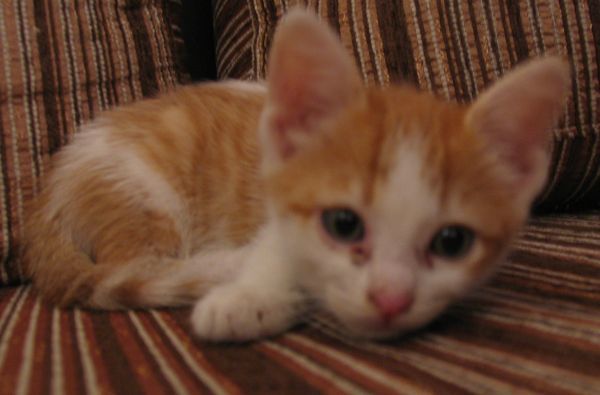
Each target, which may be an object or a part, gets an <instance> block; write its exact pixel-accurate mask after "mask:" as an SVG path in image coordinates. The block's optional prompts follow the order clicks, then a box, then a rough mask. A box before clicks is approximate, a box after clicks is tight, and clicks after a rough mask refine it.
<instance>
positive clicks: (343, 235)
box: [321, 208, 365, 243]
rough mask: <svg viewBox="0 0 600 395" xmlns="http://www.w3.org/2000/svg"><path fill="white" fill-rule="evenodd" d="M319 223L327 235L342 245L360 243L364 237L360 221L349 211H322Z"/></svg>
mask: <svg viewBox="0 0 600 395" xmlns="http://www.w3.org/2000/svg"><path fill="white" fill-rule="evenodd" d="M321 221H322V222H323V227H324V228H325V230H326V231H327V233H329V235H330V236H331V237H333V238H334V239H336V240H338V241H341V242H343V243H355V242H357V241H361V240H362V239H363V238H364V236H365V226H364V224H363V221H362V219H361V218H360V217H359V216H358V214H356V213H355V212H354V211H352V210H350V209H346V208H334V209H327V210H324V211H323V213H322V214H321Z"/></svg>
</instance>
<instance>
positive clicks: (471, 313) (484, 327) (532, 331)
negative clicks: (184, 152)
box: [0, 212, 600, 395]
mask: <svg viewBox="0 0 600 395" xmlns="http://www.w3.org/2000/svg"><path fill="white" fill-rule="evenodd" d="M515 247H516V248H515V250H514V252H513V253H512V254H511V257H510V259H509V262H507V263H506V264H505V265H504V266H502V267H501V269H500V270H499V272H498V273H497V275H496V276H495V277H494V278H493V279H492V281H491V282H490V283H489V284H488V285H487V286H485V287H483V288H482V289H480V290H479V291H478V292H476V293H475V294H474V295H472V296H471V297H469V298H468V299H467V300H465V301H464V302H462V303H460V304H458V305H456V306H454V307H452V308H451V309H449V311H448V312H447V313H446V314H445V315H444V316H442V317H441V318H440V319H438V320H437V321H435V322H434V323H433V324H431V325H430V326H429V327H428V328H426V329H425V330H422V331H420V332H418V333H415V334H413V335H411V336H407V337H404V338H401V339H398V340H395V341H391V342H387V343H368V342H360V341H354V340H348V339H346V338H344V337H343V336H340V335H338V334H337V333H336V332H335V331H333V330H331V329H328V328H327V327H323V326H321V325H319V324H317V323H314V324H311V325H307V326H304V327H301V328H297V329H295V330H293V331H291V332H290V333H287V334H285V335H283V336H279V337H276V338H273V339H270V340H265V341H261V342H255V343H250V344H243V345H231V344H230V345H223V344H220V345H219V344H207V343H203V342H200V341H197V340H195V339H194V338H193V337H192V336H190V330H189V324H188V311H187V310H185V309H184V310H151V311H129V312H88V311H81V310H58V309H54V308H52V307H49V306H47V305H45V304H43V303H41V302H40V301H39V300H38V299H37V298H36V296H35V295H34V292H33V291H32V290H31V288H30V287H28V286H22V287H18V288H0V393H13V392H14V393H23V394H24V393H35V394H37V393H42V392H44V393H45V392H48V391H49V390H48V389H50V391H52V392H53V393H56V394H83V393H98V391H100V392H101V393H115V394H136V393H152V394H160V393H181V394H185V393H217V394H236V393H249V394H302V395H306V394H311V393H352V394H359V393H377V394H392V393H410V394H415V393H423V392H426V393H459V392H460V393H463V392H471V393H488V394H492V393H513V392H514V391H517V390H519V391H523V392H522V393H544V394H550V393H552V394H555V393H556V394H558V393H560V394H563V393H564V394H586V393H588V394H592V393H594V392H595V391H597V390H598V388H600V374H599V373H600V371H599V367H600V319H599V317H600V293H599V292H598V290H599V289H600V212H596V213H588V214H581V215H552V216H545V217H539V218H536V219H534V220H532V221H531V223H530V225H529V226H528V227H527V228H526V230H525V231H524V232H523V234H522V236H521V237H520V238H519V240H517V242H516V244H515ZM520 393H521V392H520ZM596 393H597V392H596Z"/></svg>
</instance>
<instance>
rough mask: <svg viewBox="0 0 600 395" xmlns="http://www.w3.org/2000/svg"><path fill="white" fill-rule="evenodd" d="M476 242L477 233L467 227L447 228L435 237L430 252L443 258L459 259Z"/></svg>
mask: <svg viewBox="0 0 600 395" xmlns="http://www.w3.org/2000/svg"><path fill="white" fill-rule="evenodd" d="M474 240H475V233H474V232H473V231H472V230H471V229H469V228H467V227H465V226H460V225H452V226H445V227H443V228H442V229H440V230H439V231H438V232H437V233H436V234H435V235H434V236H433V239H432V240H431V244H430V245H429V251H430V252H431V253H432V254H434V255H437V256H439V257H441V258H445V259H458V258H462V257H463V256H465V255H466V254H467V253H468V252H469V251H470V250H471V247H472V246H473V241H474Z"/></svg>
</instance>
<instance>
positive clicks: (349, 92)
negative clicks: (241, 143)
mask: <svg viewBox="0 0 600 395" xmlns="http://www.w3.org/2000/svg"><path fill="white" fill-rule="evenodd" d="M267 85H268V100H267V108H266V111H265V114H264V118H263V127H262V129H263V130H262V131H261V132H262V133H263V136H262V139H263V143H264V145H266V147H265V149H266V150H267V151H270V152H266V154H267V155H270V156H273V158H272V159H275V160H276V161H282V160H285V159H286V158H288V157H290V156H292V155H293V154H294V153H295V152H296V151H297V150H298V149H300V148H301V147H302V146H303V144H305V143H306V142H307V140H310V138H311V137H313V135H314V134H315V133H316V130H318V128H317V127H315V126H317V125H318V124H319V122H321V121H323V120H324V119H326V118H328V117H330V116H332V115H333V114H335V113H336V112H337V111H339V110H340V109H342V108H343V107H344V106H345V105H347V104H348V103H349V102H350V101H351V100H355V99H356V97H357V95H358V94H359V93H360V92H361V91H362V82H361V78H360V75H359V73H358V70H357V68H356V65H355V64H354V62H353V60H352V59H351V58H350V56H349V55H348V53H347V51H346V49H345V48H344V46H343V45H342V44H341V42H340V40H339V38H338V37H337V35H336V34H335V33H334V32H333V31H332V30H331V29H330V28H329V27H328V26H327V25H326V24H325V23H324V22H321V21H319V20H318V19H317V17H316V16H314V15H313V14H311V13H309V12H307V11H302V10H300V9H296V10H293V11H291V12H290V13H288V14H287V15H286V16H285V17H284V18H283V19H282V20H281V22H280V24H279V26H278V27H277V30H276V32H275V36H274V38H273V45H272V47H271V52H270V59H269V69H268V76H267Z"/></svg>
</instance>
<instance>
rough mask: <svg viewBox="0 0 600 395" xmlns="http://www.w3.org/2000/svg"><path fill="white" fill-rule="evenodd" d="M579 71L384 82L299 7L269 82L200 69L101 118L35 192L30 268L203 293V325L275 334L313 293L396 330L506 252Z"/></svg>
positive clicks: (112, 288)
mask: <svg viewBox="0 0 600 395" xmlns="http://www.w3.org/2000/svg"><path fill="white" fill-rule="evenodd" d="M568 90H569V72H568V67H567V66H566V65H565V64H564V63H563V62H562V61H561V60H558V59H556V58H545V59H541V60H537V61H532V62H529V63H527V64H525V65H523V66H520V67H518V68H517V69H516V70H514V71H513V72H511V73H509V74H508V75H507V76H505V77H504V78H503V79H501V80H500V81H499V82H498V83H496V84H494V85H493V86H492V87H491V88H490V89H488V90H486V91H485V92H484V93H482V94H481V95H480V97H479V98H478V99H477V100H476V101H475V102H474V104H472V105H469V106H463V105H458V104H454V103H447V102H444V101H441V100H438V99H436V98H434V97H433V96H432V95H430V94H427V93H419V92H417V91H415V90H413V89H411V88H408V87H397V86H392V87H386V88H366V87H365V86H363V84H362V83H361V78H360V76H359V73H358V71H357V68H356V67H355V64H354V63H353V61H352V60H351V58H350V57H349V56H348V54H347V53H346V52H345V50H344V47H343V46H342V45H341V43H340V42H339V41H338V39H337V37H336V36H335V34H334V33H333V32H332V31H331V30H329V29H328V27H327V26H325V25H323V24H322V23H321V22H319V21H318V20H317V19H316V18H315V17H314V16H312V15H310V14H307V13H305V12H303V11H294V12H292V13H290V14H289V15H288V16H286V17H285V18H284V20H283V21H282V22H281V24H280V25H279V27H278V29H277V32H276V34H275V37H274V42H273V47H272V51H271V54H270V64H269V75H268V78H267V81H266V87H265V86H263V85H260V84H252V83H242V82H232V81H230V82H220V83H210V84H204V85H197V86H190V87H185V88H182V89H180V90H179V91H178V92H176V93H174V94H170V95H166V96H164V97H162V98H158V99H154V100H147V101H143V102H140V103H137V104H134V105H132V106H129V107H124V108H121V109H117V110H115V111H112V112H109V113H106V114H104V115H103V116H102V117H101V118H100V119H98V120H97V121H95V122H94V123H92V124H91V125H89V126H87V127H85V128H84V130H83V131H82V133H80V134H78V135H77V136H76V137H75V139H74V141H73V142H72V144H70V145H69V146H67V147H66V148H64V149H63V150H62V151H61V152H60V153H59V154H58V155H56V157H55V158H54V169H53V172H52V175H51V176H50V177H49V180H48V182H47V185H46V187H45V189H44V191H43V193H42V194H41V195H40V196H39V197H38V198H37V200H36V202H35V204H34V208H33V213H32V215H31V217H30V219H29V222H28V226H27V231H26V232H27V237H26V240H25V247H24V269H25V272H26V273H27V274H28V275H29V276H30V277H31V278H32V280H33V283H34V285H35V287H36V288H37V290H38V291H39V293H40V294H41V295H42V296H43V297H45V298H46V299H48V300H50V301H52V302H54V303H57V304H60V305H72V304H78V305H81V306H86V307H91V308H101V309H115V308H130V307H156V306H176V305H185V304H191V303H196V305H195V307H194V309H193V312H192V317H191V320H192V326H193V329H194V331H195V332H196V334H197V335H198V336H200V337H201V338H204V339H210V340H247V339H255V338H259V337H261V336H268V335H272V334H276V333H279V332H282V331H284V330H286V329H287V328H289V327H290V326H292V325H293V324H295V323H296V322H297V321H298V320H299V319H300V318H301V316H302V314H303V313H304V312H305V310H306V309H307V308H308V307H309V306H311V307H316V308H317V309H319V310H320V311H321V312H323V314H326V315H328V316H331V317H333V318H334V319H335V321H336V322H337V323H338V324H339V325H340V327H341V328H343V329H344V330H346V331H349V332H350V333H352V334H354V335H357V336H364V337H370V338H382V337H389V336H393V335H396V334H399V333H402V332H405V331H407V330H411V329H414V328H417V327H419V326H422V325H423V324H425V323H427V322H429V321H430V320H431V319H433V318H434V317H435V316H436V315H438V314H439V313H440V312H441V311H442V310H443V309H444V308H445V307H446V306H447V305H448V304H450V303H452V302H454V301H456V300H457V299H458V298H460V297H462V296H463V295H464V294H465V293H466V292H468V291H469V290H470V289H472V288H473V287H474V286H475V285H477V284H479V283H480V282H481V281H482V280H483V279H485V278H486V277H487V276H488V275H489V274H490V272H491V271H492V270H493V268H494V267H495V266H496V265H497V264H498V262H499V261H501V260H502V258H503V256H504V255H505V252H506V249H507V246H508V245H509V243H510V241H511V239H512V238H513V237H515V235H516V234H517V232H518V230H519V228H520V227H521V226H522V224H523V222H524V221H525V219H526V217H527V214H528V210H529V206H530V204H531V202H532V200H533V199H534V197H535V195H536V193H538V192H539V190H540V188H541V187H542V185H543V184H544V181H545V178H546V172H547V168H548V154H547V145H548V143H549V138H550V134H549V132H548V129H549V128H550V127H551V126H552V125H553V123H554V121H555V120H556V117H557V115H558V114H559V111H560V110H561V108H562V106H563V104H564V102H565V97H566V96H567V92H568Z"/></svg>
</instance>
